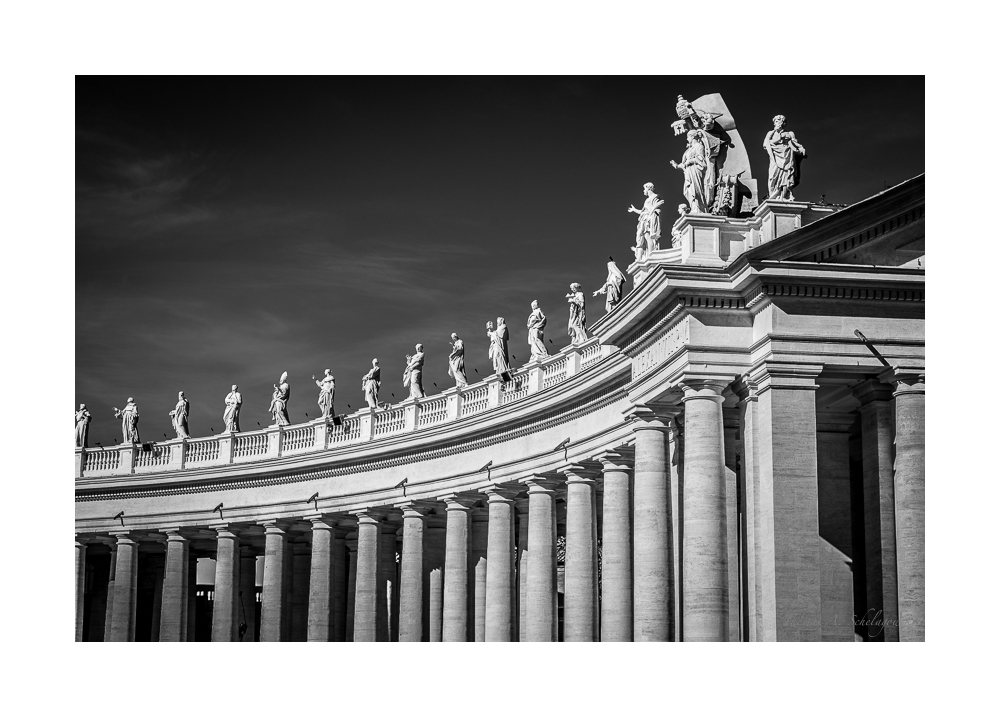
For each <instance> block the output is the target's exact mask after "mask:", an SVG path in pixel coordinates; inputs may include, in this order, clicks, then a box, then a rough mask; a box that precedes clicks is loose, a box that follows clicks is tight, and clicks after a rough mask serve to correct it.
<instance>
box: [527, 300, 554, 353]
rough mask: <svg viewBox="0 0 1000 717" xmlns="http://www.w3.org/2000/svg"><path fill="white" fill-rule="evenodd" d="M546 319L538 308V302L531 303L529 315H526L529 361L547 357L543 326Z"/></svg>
mask: <svg viewBox="0 0 1000 717" xmlns="http://www.w3.org/2000/svg"><path fill="white" fill-rule="evenodd" d="M547 321H548V319H546V318H545V314H543V313H542V310H541V309H539V308H538V302H537V301H532V302H531V313H530V314H528V346H529V347H530V348H531V361H541V360H542V359H543V358H545V357H546V356H548V355H549V352H548V350H547V349H546V348H545V324H546V322H547Z"/></svg>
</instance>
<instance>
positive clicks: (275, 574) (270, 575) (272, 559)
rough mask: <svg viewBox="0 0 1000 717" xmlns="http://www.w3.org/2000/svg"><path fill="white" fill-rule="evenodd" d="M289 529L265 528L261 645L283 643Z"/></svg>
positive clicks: (286, 605) (273, 525)
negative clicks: (286, 548) (286, 549)
mask: <svg viewBox="0 0 1000 717" xmlns="http://www.w3.org/2000/svg"><path fill="white" fill-rule="evenodd" d="M287 541H288V529H287V528H286V527H285V526H284V525H282V524H279V523H275V522H271V523H265V524H264V586H263V592H262V594H261V606H260V607H261V610H260V641H261V642H282V641H284V640H285V639H286V636H285V634H284V623H285V613H286V612H287V610H288V604H287V602H286V599H287V598H286V595H285V574H286V573H287V572H288V571H289V570H290V569H291V566H290V565H289V564H288V562H287V561H286V557H287V553H286V551H285V545H286V543H287Z"/></svg>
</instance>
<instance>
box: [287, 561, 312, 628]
mask: <svg viewBox="0 0 1000 717" xmlns="http://www.w3.org/2000/svg"><path fill="white" fill-rule="evenodd" d="M311 550H312V549H311V548H310V547H309V544H308V543H292V599H291V608H292V635H291V641H292V642H306V640H307V638H308V634H309V554H310V552H311Z"/></svg>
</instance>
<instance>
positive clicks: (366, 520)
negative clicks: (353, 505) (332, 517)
mask: <svg viewBox="0 0 1000 717" xmlns="http://www.w3.org/2000/svg"><path fill="white" fill-rule="evenodd" d="M351 515H353V516H354V517H355V518H357V519H358V527H360V526H361V525H363V524H368V525H378V524H379V523H381V522H382V521H383V520H384V519H385V515H383V513H382V511H381V510H377V509H374V508H362V509H361V510H352V511H351Z"/></svg>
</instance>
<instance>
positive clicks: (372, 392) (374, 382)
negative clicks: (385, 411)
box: [361, 358, 382, 408]
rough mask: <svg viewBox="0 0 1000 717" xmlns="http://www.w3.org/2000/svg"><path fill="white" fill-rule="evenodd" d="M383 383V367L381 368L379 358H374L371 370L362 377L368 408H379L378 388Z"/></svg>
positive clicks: (362, 386) (362, 388)
mask: <svg viewBox="0 0 1000 717" xmlns="http://www.w3.org/2000/svg"><path fill="white" fill-rule="evenodd" d="M381 385H382V369H381V368H379V365H378V359H377V358H373V359H372V367H371V370H369V371H368V373H366V374H365V375H364V376H362V377H361V390H362V391H364V393H365V401H367V402H368V408H378V389H379V387H380V386H381Z"/></svg>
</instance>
